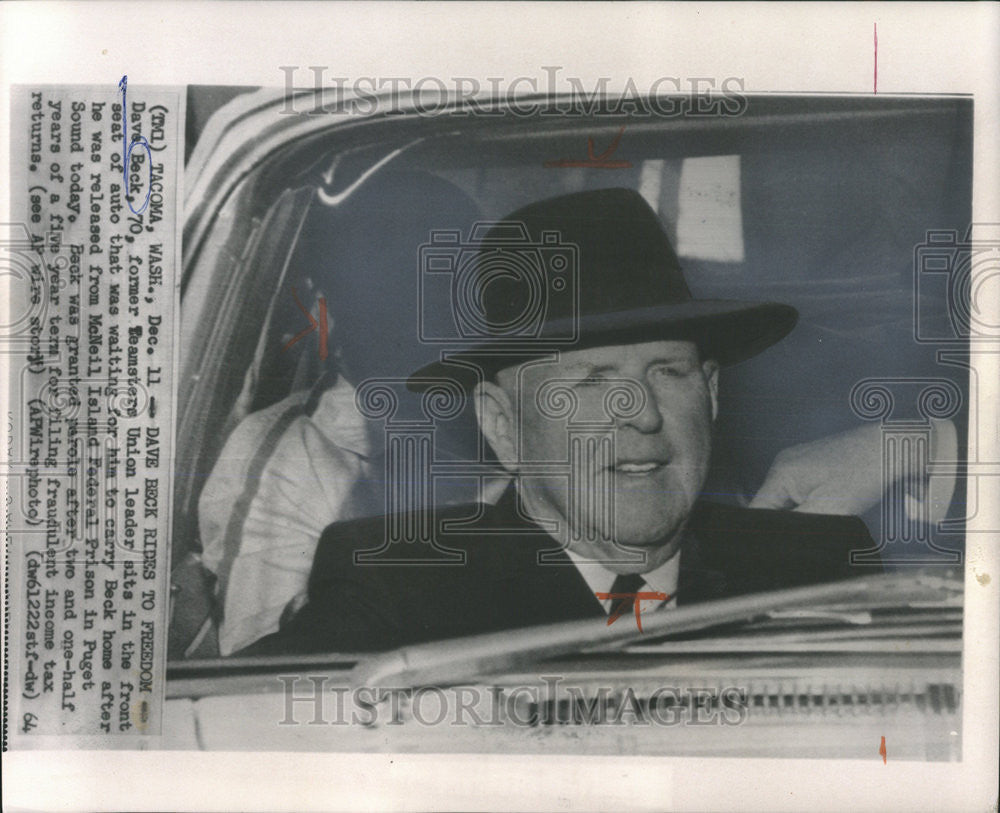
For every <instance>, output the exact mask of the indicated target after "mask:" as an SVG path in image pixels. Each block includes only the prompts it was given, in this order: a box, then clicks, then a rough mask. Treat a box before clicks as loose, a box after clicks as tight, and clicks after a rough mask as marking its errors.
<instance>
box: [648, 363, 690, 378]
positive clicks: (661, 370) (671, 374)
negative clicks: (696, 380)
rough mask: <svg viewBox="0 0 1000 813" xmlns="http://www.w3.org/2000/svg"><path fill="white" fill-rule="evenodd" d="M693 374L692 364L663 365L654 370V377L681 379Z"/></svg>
mask: <svg viewBox="0 0 1000 813" xmlns="http://www.w3.org/2000/svg"><path fill="white" fill-rule="evenodd" d="M690 373H691V365H690V364H662V365H660V366H659V367H656V368H654V369H653V374H654V375H659V376H665V377H667V378H681V377H683V376H686V375H689V374H690Z"/></svg>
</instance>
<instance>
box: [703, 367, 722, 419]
mask: <svg viewBox="0 0 1000 813" xmlns="http://www.w3.org/2000/svg"><path fill="white" fill-rule="evenodd" d="M701 373H702V375H704V376H705V383H706V384H708V394H709V397H710V398H711V399H712V423H715V419H716V418H717V417H718V415H719V363H718V362H717V361H713V360H712V359H707V360H705V361H703V362H702V363H701Z"/></svg>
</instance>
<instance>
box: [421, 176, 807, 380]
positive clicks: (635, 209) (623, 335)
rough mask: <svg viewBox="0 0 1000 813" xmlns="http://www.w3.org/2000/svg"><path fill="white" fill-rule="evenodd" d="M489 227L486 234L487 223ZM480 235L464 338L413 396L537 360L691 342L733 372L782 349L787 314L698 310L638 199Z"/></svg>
mask: <svg viewBox="0 0 1000 813" xmlns="http://www.w3.org/2000/svg"><path fill="white" fill-rule="evenodd" d="M480 225H481V226H482V224H480ZM481 231H483V233H482V234H475V235H473V236H474V239H476V240H477V242H478V246H477V250H476V251H475V252H474V253H473V254H472V255H471V256H470V257H468V258H467V261H466V262H465V263H464V264H463V265H461V267H458V268H456V269H454V270H453V273H452V275H451V277H450V280H451V294H450V295H451V302H450V304H451V317H452V319H453V321H454V322H455V327H456V337H458V339H464V341H463V342H462V343H461V346H455V345H457V344H458V339H457V340H456V342H455V344H453V345H452V346H451V347H448V348H442V350H446V352H444V354H443V360H441V361H436V362H434V363H432V364H428V365H426V366H425V367H423V368H421V369H420V370H418V371H417V372H416V373H414V374H413V375H412V376H411V378H410V380H409V387H410V389H413V390H417V391H421V390H426V389H427V388H428V387H430V386H432V385H433V383H434V380H435V379H452V380H456V381H458V382H459V384H460V385H461V386H462V387H463V388H465V389H469V388H471V387H472V386H474V385H475V383H476V382H477V381H478V380H480V379H481V378H490V377H492V375H493V374H494V373H495V372H496V371H497V370H500V369H503V368H504V367H509V366H513V365H514V364H517V363H519V362H520V361H523V360H525V359H527V358H530V357H532V356H537V354H538V353H539V352H540V351H553V350H562V351H569V350H581V349H585V348H588V347H597V346H603V345H617V344H635V343H639V342H648V341H656V340H660V339H675V340H690V341H694V342H695V343H696V344H697V345H698V347H699V348H700V350H701V352H702V355H703V356H704V357H706V358H712V359H715V360H716V361H717V362H719V363H720V364H723V365H726V364H734V363H736V362H738V361H743V360H744V359H748V358H750V357H751V356H754V355H756V354H758V353H760V352H761V351H762V350H764V349H766V348H767V347H770V346H771V345H772V344H774V343H775V342H777V341H779V340H780V339H782V338H784V337H785V336H786V335H787V334H788V333H789V332H790V331H791V330H792V328H793V327H795V323H796V321H797V320H798V312H797V311H796V310H795V308H793V307H792V306H790V305H785V304H781V303H777V302H746V301H737V300H723V299H695V298H694V297H692V295H691V292H690V290H689V289H688V286H687V282H686V281H685V279H684V274H683V271H682V270H681V266H680V262H679V261H678V259H677V255H676V253H675V252H674V249H673V247H672V246H671V245H670V241H669V239H668V237H667V234H666V232H665V231H664V229H663V225H662V224H661V222H660V219H659V217H658V216H657V214H656V213H655V212H654V211H653V210H652V209H651V208H650V206H649V205H648V204H647V203H646V201H645V200H644V199H643V198H642V196H641V195H639V194H638V193H637V192H635V191H634V190H632V189H600V190H596V191H591V192H579V193H575V194H570V195H562V196H560V197H555V198H549V199H547V200H543V201H540V202H538V203H533V204H530V205H529V206H525V207H524V208H522V209H519V210H517V211H516V212H513V213H512V214H511V215H509V216H508V217H507V218H505V219H504V220H503V221H501V222H497V223H492V224H488V228H486V229H485V230H483V229H481Z"/></svg>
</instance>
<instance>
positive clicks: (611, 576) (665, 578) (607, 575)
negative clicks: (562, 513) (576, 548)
mask: <svg viewBox="0 0 1000 813" xmlns="http://www.w3.org/2000/svg"><path fill="white" fill-rule="evenodd" d="M566 553H567V554H568V555H569V558H570V559H571V560H572V562H573V564H574V565H576V568H577V570H579V571H580V575H581V576H583V579H584V581H586V582H587V586H588V587H590V590H591V592H593V593H610V592H611V585H612V584H614V581H615V579H616V578H617V577H618V574H617V573H614V572H612V571H610V570H608V569H607V568H606V567H604V566H603V565H599V564H597V562H594V561H592V560H590V559H587V558H585V557H583V556H580V555H579V554H578V553H574V552H573V551H571V550H567V551H566ZM680 566H681V552H680V551H679V550H678V551H677V553H675V554H674V555H673V556H671V557H670V558H669V559H667V561H666V562H664V563H663V564H662V565H660V566H659V567H658V568H656V570H652V571H650V572H649V573H643V574H642V578H643V581H644V583H643V585H642V586H641V587H640V588H639V590H638V591H637V592H642V593H666V594H667V596H668V598H667V600H666V601H652V600H650V599H640V600H639V605H640V606H639V612H640V613H645V612H648V611H650V610H656V609H659V608H660V607H666V608H669V609H673V608H674V607H676V606H677V596H676V593H677V578H678V574H679V572H680ZM594 601H600V603H601V606H602V607H603V608H604V612H605V613H610V612H611V605H612V604H617V603H620V601H612V600H611V599H609V598H606V599H603V600H601V599H598V598H597V596H596V595H595V596H594Z"/></svg>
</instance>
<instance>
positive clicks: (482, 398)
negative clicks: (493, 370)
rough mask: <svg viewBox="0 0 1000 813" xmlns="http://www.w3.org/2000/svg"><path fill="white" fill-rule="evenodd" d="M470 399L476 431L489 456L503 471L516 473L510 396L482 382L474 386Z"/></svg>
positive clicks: (512, 406) (512, 407)
mask: <svg viewBox="0 0 1000 813" xmlns="http://www.w3.org/2000/svg"><path fill="white" fill-rule="evenodd" d="M473 397H474V398H475V399H476V419H477V420H478V421H479V428H480V430H481V431H482V433H483V435H484V436H485V437H486V440H487V442H488V443H489V444H490V447H491V448H492V449H493V453H494V454H495V455H496V456H497V459H499V461H500V463H501V464H502V465H503V467H504V468H505V469H507V471H510V472H515V471H517V454H516V451H515V446H516V440H515V437H514V405H513V403H512V402H511V398H510V395H509V394H508V393H507V390H505V389H504V388H503V387H501V386H500V385H499V384H495V383H493V382H492V381H482V382H480V383H478V384H476V388H475V390H474V391H473Z"/></svg>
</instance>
